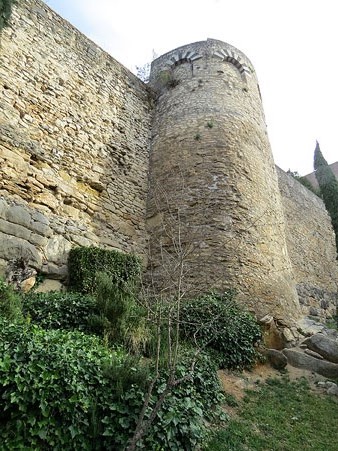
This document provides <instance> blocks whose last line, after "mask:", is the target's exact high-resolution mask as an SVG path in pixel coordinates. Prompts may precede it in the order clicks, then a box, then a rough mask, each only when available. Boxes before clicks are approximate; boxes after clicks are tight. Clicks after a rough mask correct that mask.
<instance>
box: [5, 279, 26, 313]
mask: <svg viewBox="0 0 338 451" xmlns="http://www.w3.org/2000/svg"><path fill="white" fill-rule="evenodd" d="M21 308H22V306H21V297H20V295H19V293H17V292H15V291H14V289H13V287H12V286H11V285H10V284H8V283H6V282H4V281H3V280H1V279H0V317H2V318H7V319H9V320H11V321H14V320H18V319H21V318H22V312H21Z"/></svg>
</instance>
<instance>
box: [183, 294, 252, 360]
mask: <svg viewBox="0 0 338 451" xmlns="http://www.w3.org/2000/svg"><path fill="white" fill-rule="evenodd" d="M180 321H181V324H182V327H181V330H182V334H183V336H184V337H186V338H189V339H193V340H197V343H198V345H200V346H205V347H207V348H211V349H212V350H215V351H217V353H218V355H219V364H220V366H221V367H224V368H233V369H235V368H245V367H250V366H252V365H253V364H254V362H255V360H256V358H257V351H256V349H255V347H254V345H255V343H257V342H258V341H259V339H260V338H261V330H260V327H259V325H258V324H257V323H256V321H255V319H254V317H253V316H252V315H251V314H250V313H249V312H246V311H244V310H243V308H241V307H240V306H239V305H238V304H236V302H235V301H234V293H233V292H232V291H229V292H227V293H225V294H215V293H211V294H208V295H205V296H202V297H200V298H198V299H193V300H190V301H187V302H185V303H184V304H183V305H182V309H181V314H180Z"/></svg>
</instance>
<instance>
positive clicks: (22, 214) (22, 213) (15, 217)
mask: <svg viewBox="0 0 338 451" xmlns="http://www.w3.org/2000/svg"><path fill="white" fill-rule="evenodd" d="M6 218H7V220H8V221H9V222H12V223H14V224H20V225H22V226H24V227H27V228H28V227H29V224H30V222H31V215H30V214H29V211H28V210H27V208H23V207H21V206H20V205H13V206H10V207H9V208H8V210H7V213H6Z"/></svg>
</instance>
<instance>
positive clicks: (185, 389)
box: [0, 319, 220, 451]
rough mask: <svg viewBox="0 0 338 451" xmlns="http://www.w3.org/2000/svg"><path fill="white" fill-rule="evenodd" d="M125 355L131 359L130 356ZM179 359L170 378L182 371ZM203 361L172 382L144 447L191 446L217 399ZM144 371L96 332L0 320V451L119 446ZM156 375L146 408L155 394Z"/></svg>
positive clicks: (131, 423) (160, 385)
mask: <svg viewBox="0 0 338 451" xmlns="http://www.w3.org/2000/svg"><path fill="white" fill-rule="evenodd" d="M130 359H132V360H133V361H131V360H130ZM190 363H191V360H190V357H185V358H183V360H181V363H180V364H179V366H178V368H177V377H180V376H183V375H185V374H186V373H187V368H188V367H189V365H190ZM214 370H215V369H214V367H213V366H212V364H211V362H210V360H209V359H208V358H207V357H203V358H202V359H201V360H200V361H199V362H198V363H197V365H196V368H195V371H194V373H193V374H192V377H191V378H189V379H187V380H185V381H184V382H183V383H182V384H179V385H178V386H177V387H175V388H174V389H173V391H172V393H170V395H169V396H168V397H167V399H166V400H165V402H164V404H163V406H162V408H161V409H160V411H159V412H158V415H157V417H156V419H155V421H154V423H153V425H152V427H151V428H150V430H149V431H148V433H147V435H146V436H145V437H144V439H143V441H142V443H140V447H141V448H142V447H143V449H170V450H181V449H185V450H192V449H196V445H197V444H198V443H199V442H200V441H201V439H202V438H203V434H204V432H205V420H206V419H209V418H210V414H211V412H212V407H215V406H216V405H217V404H218V402H219V400H220V390H219V383H218V380H217V376H216V373H215V371H214ZM148 374H149V369H148V367H147V365H146V363H145V362H142V363H141V362H138V361H137V360H136V359H135V358H130V357H129V356H127V355H126V354H125V353H124V352H123V351H121V350H117V351H114V352H112V351H110V350H109V349H108V348H107V347H105V346H104V345H103V344H102V342H101V341H100V339H99V338H97V337H93V336H90V335H86V334H83V333H81V332H70V331H62V330H48V331H46V330H43V329H41V328H39V327H38V326H35V325H28V324H19V323H16V324H14V323H10V322H9V321H7V320H5V319H0V424H1V428H0V443H1V446H2V447H3V448H4V449H53V450H61V449H66V450H78V449H81V450H106V449H114V450H117V451H118V450H123V449H125V446H126V443H127V442H128V440H129V438H130V437H131V436H132V434H133V431H134V430H135V427H136V422H137V418H138V415H139V412H140V410H141V408H142V405H143V400H144V390H145V385H146V383H147V380H148ZM165 381H166V375H165V374H162V375H161V377H160V378H159V380H158V381H157V384H156V387H155V391H154V393H153V396H152V397H151V399H150V404H149V407H148V409H147V412H146V418H149V415H150V413H151V408H152V407H153V406H154V405H155V403H156V400H157V399H158V397H159V396H160V394H161V393H162V391H163V389H164V386H165Z"/></svg>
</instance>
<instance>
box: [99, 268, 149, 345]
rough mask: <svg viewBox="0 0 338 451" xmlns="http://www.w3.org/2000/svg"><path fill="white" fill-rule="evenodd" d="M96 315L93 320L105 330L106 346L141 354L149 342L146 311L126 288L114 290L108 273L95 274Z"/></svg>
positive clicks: (114, 286) (132, 291) (131, 291)
mask: <svg viewBox="0 0 338 451" xmlns="http://www.w3.org/2000/svg"><path fill="white" fill-rule="evenodd" d="M96 282H97V286H96V302H97V311H98V313H97V314H96V315H95V316H94V317H93V318H92V324H94V323H95V324H96V325H97V326H98V327H99V328H101V329H103V330H104V334H105V337H106V338H107V340H108V342H110V343H115V344H122V345H124V346H125V347H127V349H128V350H129V351H131V352H133V353H137V352H140V351H141V352H142V351H144V349H145V346H146V344H147V342H148V341H149V339H150V329H149V327H148V324H147V321H146V311H145V309H144V308H142V307H141V306H140V305H139V303H138V302H137V300H136V296H135V293H134V290H132V289H131V290H130V289H129V288H130V287H129V286H128V285H127V286H125V287H120V288H119V289H116V285H115V284H114V282H113V281H112V279H111V277H110V276H109V274H107V273H103V272H98V273H97V274H96Z"/></svg>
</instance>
